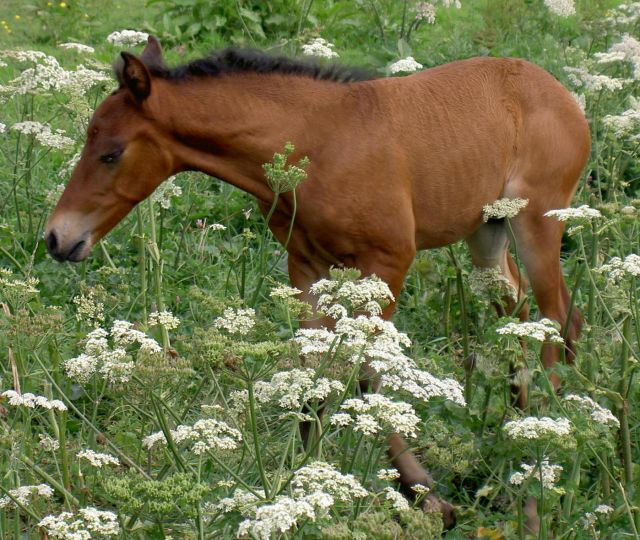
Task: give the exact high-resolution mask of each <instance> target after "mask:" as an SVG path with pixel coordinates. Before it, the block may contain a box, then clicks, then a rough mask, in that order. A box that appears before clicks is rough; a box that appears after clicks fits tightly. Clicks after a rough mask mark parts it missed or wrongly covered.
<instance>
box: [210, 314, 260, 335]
mask: <svg viewBox="0 0 640 540" xmlns="http://www.w3.org/2000/svg"><path fill="white" fill-rule="evenodd" d="M255 325H256V312H255V310H254V309H253V308H244V309H242V308H238V309H234V308H231V307H229V308H226V309H225V310H224V313H223V314H222V317H218V318H217V319H216V320H215V321H213V326H215V327H216V328H224V329H225V330H226V331H227V332H229V333H230V334H239V335H241V336H245V335H247V334H248V333H249V332H251V329H252V328H253V327H254V326H255Z"/></svg>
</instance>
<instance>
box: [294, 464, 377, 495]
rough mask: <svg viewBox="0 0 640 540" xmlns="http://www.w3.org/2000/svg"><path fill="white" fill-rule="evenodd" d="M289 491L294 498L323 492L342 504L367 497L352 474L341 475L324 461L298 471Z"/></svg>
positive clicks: (365, 491)
mask: <svg viewBox="0 0 640 540" xmlns="http://www.w3.org/2000/svg"><path fill="white" fill-rule="evenodd" d="M291 489H292V491H293V495H294V496H295V497H305V496H308V495H310V494H313V493H318V492H323V493H326V494H329V495H331V496H332V497H333V498H335V499H336V500H339V501H342V502H349V501H351V500H353V499H354V498H361V497H366V496H367V495H368V492H367V490H366V489H365V488H363V487H362V484H360V482H359V481H358V480H356V478H354V476H353V475H352V474H342V473H341V472H340V471H338V470H337V469H336V468H335V467H334V466H333V465H330V464H329V463H325V462H324V461H316V462H314V463H312V464H311V465H307V466H305V467H302V468H301V469H298V470H297V471H296V472H295V475H294V478H293V481H292V482H291Z"/></svg>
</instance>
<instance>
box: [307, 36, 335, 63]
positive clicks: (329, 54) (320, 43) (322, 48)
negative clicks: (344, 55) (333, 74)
mask: <svg viewBox="0 0 640 540" xmlns="http://www.w3.org/2000/svg"><path fill="white" fill-rule="evenodd" d="M334 47H335V45H334V44H333V43H329V42H328V41H327V40H326V39H322V38H320V37H319V38H315V39H312V40H311V41H310V42H309V43H305V44H304V45H303V46H302V54H304V55H306V56H320V57H321V58H338V56H339V55H338V53H337V52H336V51H334V50H333V48H334Z"/></svg>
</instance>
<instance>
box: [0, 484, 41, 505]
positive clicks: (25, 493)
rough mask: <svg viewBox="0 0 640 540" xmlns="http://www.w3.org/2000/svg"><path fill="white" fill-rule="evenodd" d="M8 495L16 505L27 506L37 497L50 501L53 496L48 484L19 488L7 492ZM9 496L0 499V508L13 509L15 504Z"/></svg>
mask: <svg viewBox="0 0 640 540" xmlns="http://www.w3.org/2000/svg"><path fill="white" fill-rule="evenodd" d="M9 495H11V497H13V499H15V500H16V501H18V503H20V504H21V505H23V506H27V505H28V504H29V503H30V502H31V501H32V500H33V499H37V498H39V497H41V498H43V499H50V498H51V497H52V496H53V489H52V488H51V486H49V485H48V484H38V485H35V486H20V487H17V488H14V489H10V490H9ZM11 497H9V496H5V497H1V498H0V508H15V507H16V502H15V501H14V500H13V499H12V498H11Z"/></svg>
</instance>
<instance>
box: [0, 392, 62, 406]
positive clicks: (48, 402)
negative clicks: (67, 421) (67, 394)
mask: <svg viewBox="0 0 640 540" xmlns="http://www.w3.org/2000/svg"><path fill="white" fill-rule="evenodd" d="M0 397H4V398H7V399H8V400H9V405H13V406H14V407H26V408H27V409H35V408H36V407H41V408H43V409H47V410H49V411H50V410H52V409H56V410H57V411H66V410H67V406H66V405H65V404H64V403H62V401H60V400H59V399H47V398H46V397H44V396H37V395H35V394H31V393H29V392H26V393H24V394H18V392H16V391H15V390H6V391H4V392H2V394H0Z"/></svg>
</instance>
